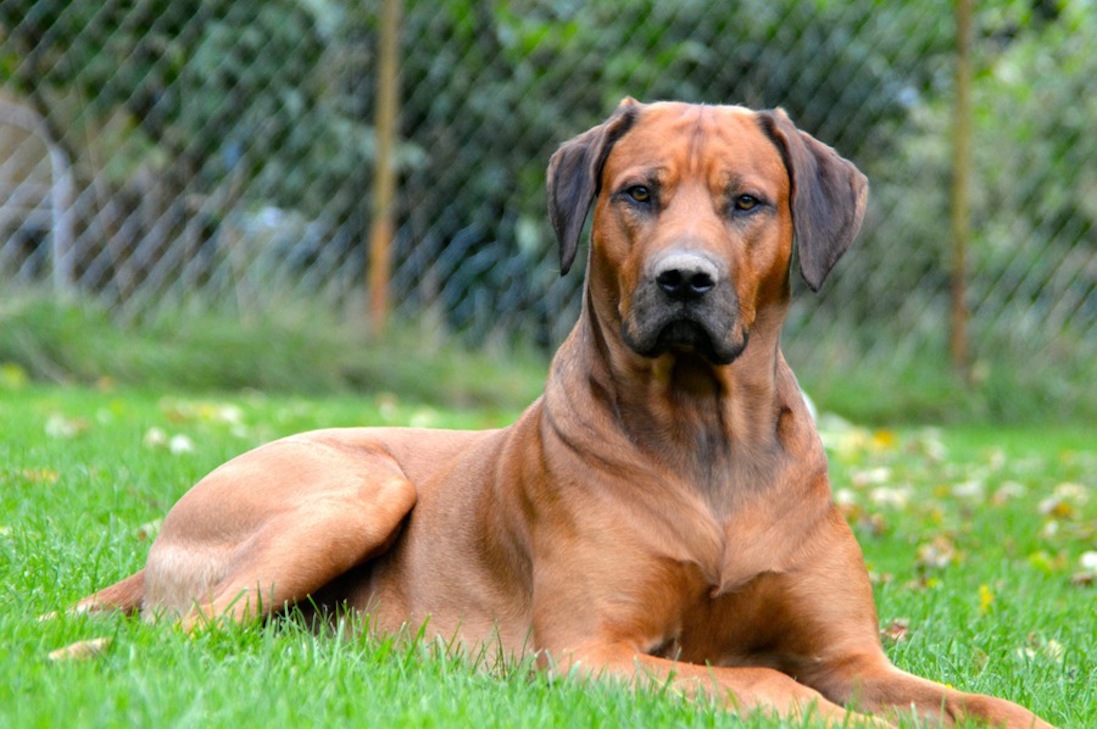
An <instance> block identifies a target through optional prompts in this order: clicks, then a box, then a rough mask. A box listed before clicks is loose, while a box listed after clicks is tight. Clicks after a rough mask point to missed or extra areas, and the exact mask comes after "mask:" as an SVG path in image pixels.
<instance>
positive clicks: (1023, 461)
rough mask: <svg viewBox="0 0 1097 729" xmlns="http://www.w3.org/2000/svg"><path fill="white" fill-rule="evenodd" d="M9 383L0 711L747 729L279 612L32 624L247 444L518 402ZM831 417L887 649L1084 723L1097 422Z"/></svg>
mask: <svg viewBox="0 0 1097 729" xmlns="http://www.w3.org/2000/svg"><path fill="white" fill-rule="evenodd" d="M9 379H10V381H9V388H8V389H7V390H4V389H2V386H0V422H2V423H3V434H2V436H0V574H2V575H3V578H2V583H0V584H2V587H3V590H2V591H0V640H2V641H3V645H4V651H3V657H0V725H2V726H19V727H47V726H48V727H52V726H58V725H66V726H81V727H83V726H94V727H100V726H102V727H110V726H151V725H156V726H177V727H185V726H191V725H195V726H203V727H205V726H230V725H239V724H242V725H256V724H259V723H264V724H270V725H275V726H284V725H294V724H302V725H315V726H320V725H331V724H336V725H338V724H365V725H368V726H381V727H384V726H393V727H397V726H398V727H404V726H422V727H433V726H438V727H442V726H477V727H482V726H490V727H496V726H505V727H509V726H553V727H555V726H569V727H571V726H684V727H695V726H697V727H700V726H704V727H711V726H742V725H743V724H742V723H740V722H739V721H738V720H736V719H734V718H732V717H730V716H729V715H727V714H726V713H724V712H723V711H721V710H719V709H717V708H715V707H712V706H707V705H702V706H697V705H693V704H690V703H688V702H686V701H684V700H682V699H679V698H677V697H675V696H674V695H672V694H668V693H667V692H665V691H663V690H660V688H659V687H651V688H650V689H648V690H642V691H634V690H630V689H627V688H624V687H618V686H613V685H609V684H595V685H590V686H584V685H580V684H579V683H577V682H573V681H557V682H552V681H550V680H548V679H547V678H545V677H544V676H541V675H538V674H533V675H531V674H530V671H529V666H527V665H523V664H519V665H497V664H496V663H495V662H494V661H493V660H490V657H489V658H483V657H476V656H462V655H452V654H451V653H448V652H447V651H445V650H443V649H442V648H441V647H440V646H438V645H436V644H433V643H428V644H412V646H411V647H408V646H406V645H404V644H401V643H398V642H393V641H384V640H379V639H375V638H364V637H345V638H343V639H339V638H335V637H332V636H328V635H321V636H315V635H312V634H310V633H308V632H306V631H304V630H303V629H301V628H300V627H299V626H297V625H296V624H295V623H293V622H288V623H281V624H276V625H267V626H263V627H252V628H246V629H227V630H220V631H210V632H206V633H202V634H200V635H198V636H196V637H187V636H184V635H181V634H180V633H178V632H177V631H175V630H173V629H172V628H170V627H167V626H163V625H148V624H144V623H142V622H140V621H135V620H129V619H125V618H122V617H120V616H106V617H99V618H88V617H69V616H61V617H59V618H58V619H56V620H53V621H48V622H39V621H38V620H37V619H36V616H37V615H39V614H42V613H46V612H49V611H53V610H57V609H59V608H63V607H64V606H66V605H68V604H70V603H72V602H73V601H74V600H76V599H77V598H79V597H81V596H83V595H85V594H87V593H89V592H91V591H92V590H94V589H95V588H97V587H101V586H103V585H105V584H107V583H109V582H111V581H114V580H116V579H118V578H120V577H122V576H124V575H126V574H129V573H130V572H132V571H134V570H136V569H137V568H138V567H139V566H140V565H141V563H142V562H143V560H144V557H145V555H146V554H147V551H148V547H149V541H150V538H151V537H152V536H153V535H154V533H155V530H156V527H157V520H158V519H159V518H161V517H162V516H163V514H164V513H165V511H166V510H167V509H168V508H169V507H170V505H171V504H172V503H173V502H174V501H175V500H176V499H177V498H178V497H179V496H180V495H181V494H182V493H183V492H184V491H185V490H186V489H187V488H188V487H189V486H190V485H191V484H192V483H193V482H194V481H195V480H197V479H198V478H199V477H200V476H201V475H203V474H204V473H206V472H208V471H209V470H210V469H212V468H213V467H214V466H216V465H217V464H219V463H221V462H223V461H224V460H226V459H227V458H229V457H231V456H232V455H234V454H236V453H239V452H241V451H242V450H245V449H247V448H249V447H252V446H254V445H257V444H259V443H261V442H263V441H267V440H270V439H272V438H275V437H278V436H281V435H284V434H288V433H292V432H297V431H300V430H305V429H308V428H314V427H321V426H323V427H327V426H337V425H359V424H364V423H372V424H382V423H388V424H412V423H414V424H416V425H428V426H438V427H473V428H481V427H492V426H497V425H502V424H505V423H507V422H509V421H510V420H512V419H513V417H514V416H515V414H516V410H514V409H510V408H506V407H475V408H472V407H466V408H459V409H458V408H449V407H437V406H427V405H423V404H422V401H419V400H414V399H412V400H408V399H404V398H400V397H396V396H394V395H374V396H368V397H363V396H351V395H346V394H343V395H338V396H332V395H329V396H321V397H309V398H304V397H285V396H267V395H263V394H260V393H259V392H258V391H250V392H245V393H242V394H232V395H215V396H201V395H173V396H161V395H158V394H153V393H152V391H151V390H145V391H141V390H132V389H113V388H112V387H111V386H110V385H109V384H104V386H102V387H100V388H88V387H52V386H40V385H34V384H28V383H25V382H23V381H22V380H19V378H15V377H12V378H9ZM16 380H18V382H16ZM823 431H824V435H825V439H826V443H827V445H828V451H829V453H830V457H831V463H832V480H833V485H834V489H835V492H836V494H837V496H838V498H839V500H840V501H841V503H842V504H843V508H844V510H845V511H846V515H847V517H848V519H849V520H850V522H851V523H852V524H853V526H854V529H855V531H856V532H857V534H858V537H859V539H860V540H861V543H862V546H863V548H864V551H865V556H866V560H867V562H868V564H869V568H870V570H871V572H872V574H873V576H874V580H875V584H876V594H877V602H878V607H879V617H880V624H881V628H882V629H883V630H884V631H885V633H886V634H887V635H888V636H890V637H889V638H887V640H886V641H885V645H886V647H887V650H888V652H889V654H890V655H891V656H892V657H893V659H894V660H895V661H896V662H897V663H898V664H899V665H900V666H902V667H904V668H906V669H908V670H911V671H913V672H915V673H919V674H922V675H927V676H930V677H933V678H936V679H938V680H942V681H945V682H947V683H950V684H952V685H954V686H957V687H960V688H963V689H965V690H972V691H979V692H985V693H992V694H997V695H1001V696H1006V697H1008V698H1011V699H1013V700H1015V701H1018V702H1020V703H1022V704H1025V705H1027V706H1030V707H1031V708H1033V709H1034V710H1036V711H1037V712H1038V713H1040V714H1041V715H1043V716H1044V717H1046V718H1047V719H1049V720H1050V721H1052V722H1053V723H1055V724H1057V725H1059V726H1063V727H1085V726H1097V680H1095V674H1094V668H1095V665H1097V631H1095V630H1094V587H1093V586H1092V574H1090V575H1089V576H1088V577H1087V576H1086V575H1085V574H1084V573H1085V568H1084V563H1083V555H1084V554H1086V553H1087V552H1090V551H1093V550H1094V549H1097V545H1095V541H1097V534H1095V524H1097V498H1095V497H1097V494H1095V493H1094V490H1095V487H1097V476H1095V474H1097V444H1095V443H1094V441H1093V438H1092V431H1091V430H1087V429H1085V428H1082V427H1077V428H1072V427H1070V426H1060V427H1040V428H1038V429H1035V428H1029V429H1025V428H1001V427H987V426H950V427H949V428H947V429H944V430H932V429H926V428H921V427H917V428H910V429H899V430H896V431H890V430H871V429H864V428H859V427H856V426H853V425H850V424H848V423H845V422H843V421H840V420H837V419H834V418H826V419H824V420H823ZM1085 564H1088V563H1085ZM1087 581H1089V584H1088V586H1087ZM101 636H106V637H110V638H112V640H113V642H112V644H111V646H110V648H109V649H108V650H107V652H106V653H105V654H104V655H102V656H100V657H98V658H96V659H93V660H87V661H70V662H62V663H54V662H51V661H49V660H48V658H47V655H48V653H49V652H50V651H51V650H53V649H55V648H57V647H59V646H63V645H66V644H68V643H70V642H72V641H76V640H82V639H87V638H93V637H101ZM477 666H479V669H477ZM746 725H747V726H760V727H761V726H772V725H773V723H772V722H767V721H765V720H763V719H757V720H754V721H752V722H749V723H747V724H746ZM793 725H795V724H793Z"/></svg>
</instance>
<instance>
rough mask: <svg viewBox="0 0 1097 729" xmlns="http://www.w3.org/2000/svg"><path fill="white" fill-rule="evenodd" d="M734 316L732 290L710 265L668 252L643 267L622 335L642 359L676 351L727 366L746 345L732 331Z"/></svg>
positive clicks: (691, 256) (706, 260)
mask: <svg viewBox="0 0 1097 729" xmlns="http://www.w3.org/2000/svg"><path fill="white" fill-rule="evenodd" d="M738 312H739V307H738V298H737V296H736V294H735V288H734V287H733V286H732V285H731V281H730V280H729V278H728V276H727V275H726V273H725V272H724V271H722V270H721V267H720V266H719V265H718V264H717V263H716V262H715V261H714V260H712V259H711V258H709V257H708V256H706V255H704V254H702V253H694V252H670V253H667V254H664V255H663V256H660V257H659V258H657V259H655V260H654V261H653V262H652V263H651V264H650V265H649V266H648V267H647V271H646V275H645V276H644V278H643V280H642V281H641V282H640V283H639V285H637V287H636V290H635V292H634V294H633V298H632V307H631V309H630V310H629V312H628V314H627V316H626V317H625V321H624V324H623V329H622V336H623V338H624V340H625V343H626V344H628V346H629V347H630V348H632V350H633V351H634V352H636V353H637V354H639V355H642V356H644V357H658V356H660V355H662V354H665V353H667V352H682V353H686V354H697V355H699V356H701V357H703V358H704V359H705V360H707V361H708V362H710V363H712V364H729V363H730V362H732V361H733V360H734V359H735V358H736V357H738V356H739V354H741V353H742V351H743V349H744V348H745V347H746V343H747V336H746V332H745V331H743V332H739V331H738V330H739V327H738V326H737V323H738V319H739V315H738Z"/></svg>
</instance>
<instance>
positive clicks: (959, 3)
mask: <svg viewBox="0 0 1097 729" xmlns="http://www.w3.org/2000/svg"><path fill="white" fill-rule="evenodd" d="M971 64H972V60H971V0H956V96H955V99H954V100H953V107H952V109H953V116H952V122H953V123H952V221H951V222H952V271H951V276H952V286H951V288H952V313H951V317H950V327H949V351H950V353H951V355H952V366H953V369H954V371H955V372H956V373H957V374H958V375H959V376H960V378H961V379H962V380H963V381H964V383H965V384H970V383H971V353H970V347H969V343H968V331H967V327H968V309H967V249H968V245H969V242H970V240H971V202H970V195H969V181H970V177H971V77H972V71H971Z"/></svg>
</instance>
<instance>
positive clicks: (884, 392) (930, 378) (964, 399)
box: [0, 287, 1097, 424]
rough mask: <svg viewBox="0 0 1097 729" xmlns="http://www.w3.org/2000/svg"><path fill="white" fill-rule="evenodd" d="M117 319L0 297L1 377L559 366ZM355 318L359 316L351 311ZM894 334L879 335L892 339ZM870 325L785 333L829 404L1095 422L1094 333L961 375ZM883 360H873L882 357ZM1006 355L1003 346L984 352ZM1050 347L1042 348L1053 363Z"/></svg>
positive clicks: (401, 385)
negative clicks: (894, 344) (897, 351)
mask: <svg viewBox="0 0 1097 729" xmlns="http://www.w3.org/2000/svg"><path fill="white" fill-rule="evenodd" d="M156 312H157V313H154V314H150V315H147V316H146V317H144V318H143V319H140V320H138V321H135V322H131V323H129V324H126V325H121V324H119V322H117V321H115V320H114V319H112V317H111V315H110V313H109V312H108V311H107V310H106V309H104V308H103V307H102V306H101V305H97V304H95V303H93V302H92V301H90V300H82V299H77V298H71V299H58V298H57V297H56V296H55V295H53V294H52V293H51V292H49V291H40V290H33V289H25V290H20V289H14V290H11V288H10V287H9V288H8V289H5V296H4V297H3V300H0V384H2V381H3V380H4V379H8V380H12V379H23V380H30V381H33V382H52V383H61V384H83V385H93V386H94V385H96V384H98V383H100V382H101V381H106V382H110V383H117V384H120V385H125V386H128V387H131V388H144V389H148V390H152V391H179V390H184V391H186V390H189V391H201V392H210V391H222V392H236V391H239V390H241V389H246V388H254V389H259V390H262V391H264V392H271V393H274V392H290V393H295V394H302V393H304V394H310V395H332V394H346V393H357V394H362V393H367V394H370V393H378V392H393V393H397V394H399V395H401V396H403V397H410V398H413V399H416V400H420V401H422V402H431V403H435V404H439V405H447V406H454V407H470V406H472V407H491V408H496V409H500V408H506V409H511V410H513V409H517V408H521V407H523V406H524V405H525V404H526V403H528V402H530V401H531V400H532V399H533V398H534V397H535V396H536V395H537V393H538V392H540V390H541V386H542V383H543V382H544V377H545V372H546V371H547V369H548V361H547V358H546V356H545V354H544V353H543V352H539V351H537V350H536V349H535V348H534V347H532V346H525V345H517V346H515V345H513V344H512V343H509V342H508V343H503V342H501V341H494V342H493V344H492V345H491V346H488V347H485V348H481V349H480V350H471V349H469V348H468V347H467V346H462V344H461V342H460V338H459V337H455V336H453V335H451V334H446V333H444V332H442V331H440V330H439V329H438V328H432V327H431V326H429V325H423V324H421V323H409V322H396V323H394V324H393V325H392V326H391V327H390V331H389V332H388V333H387V334H386V335H385V336H384V337H383V338H371V337H369V336H367V335H366V333H365V332H364V331H363V330H362V328H361V327H358V326H355V325H353V324H352V323H350V322H349V321H348V320H347V319H346V318H341V317H339V316H337V315H335V314H334V313H333V312H332V311H331V310H329V309H327V308H325V307H323V306H322V305H319V304H317V303H315V302H312V303H310V302H307V301H303V300H297V299H293V300H291V299H287V300H284V301H282V303H281V305H279V306H276V307H274V308H272V309H269V310H264V311H256V312H251V313H248V314H246V315H243V314H241V313H240V312H238V311H230V310H225V309H216V308H213V309H211V308H208V307H207V308H202V307H200V306H197V305H183V306H180V307H178V308H177V309H174V310H170V309H169V308H168V307H161V308H159V309H157V310H156ZM350 318H352V319H356V318H360V317H350ZM897 335H898V333H897V332H895V331H892V332H886V333H880V337H879V338H880V339H881V340H882V341H893V340H894V338H895V337H896V336H897ZM873 340H874V337H872V336H871V332H868V333H866V332H860V331H858V332H850V331H847V330H846V328H845V326H844V325H839V324H837V323H835V324H833V325H832V326H831V328H830V329H829V330H828V331H827V333H826V337H825V338H824V339H823V340H822V341H819V339H818V337H817V334H816V333H813V332H808V331H805V332H800V333H799V334H796V335H791V334H790V335H789V336H787V337H786V341H785V343H784V349H785V353H786V354H787V355H788V359H789V362H791V363H792V365H793V368H794V369H795V370H796V373H797V376H798V377H799V379H800V382H801V383H802V384H803V386H804V389H805V390H806V391H807V392H809V393H811V395H812V397H813V398H814V399H815V401H816V402H817V403H818V404H819V406H820V407H821V408H823V409H825V410H828V411H831V412H839V413H842V414H844V415H846V416H847V417H851V418H853V419H855V420H857V421H858V422H865V423H894V422H902V423H914V422H933V423H941V422H947V423H965V422H966V423H974V422H982V421H988V420H991V421H994V422H1005V423H1033V422H1037V423H1060V422H1064V421H1069V422H1072V423H1082V424H1085V423H1092V422H1094V421H1095V420H1097V388H1094V387H1092V386H1091V383H1092V382H1093V379H1094V377H1095V376H1097V370H1095V369H1094V367H1093V361H1094V358H1093V357H1090V356H1087V354H1086V352H1088V351H1090V350H1092V349H1093V338H1092V336H1089V335H1085V334H1083V335H1079V337H1078V341H1077V342H1074V343H1073V345H1072V346H1065V345H1064V346H1063V347H1060V348H1058V349H1055V350H1054V351H1057V352H1059V354H1058V355H1049V354H1046V353H1043V352H1041V356H1039V357H1034V354H1033V353H1031V352H1018V351H1016V348H1013V349H1010V348H1009V347H1006V346H1005V345H1002V344H1001V343H998V344H997V345H996V344H995V343H993V342H987V343H985V344H984V345H983V346H982V347H980V355H981V356H982V357H984V358H985V359H982V360H980V361H979V362H977V363H976V365H977V366H976V368H975V369H976V370H977V373H976V374H977V375H978V376H977V377H976V381H975V382H974V383H973V384H970V385H964V384H962V383H961V382H960V381H959V380H958V379H957V378H956V377H955V376H954V375H953V373H952V372H951V370H950V367H949V365H948V361H949V357H948V353H947V351H945V349H944V343H943V342H937V343H936V344H927V345H926V346H923V347H919V348H918V349H917V350H915V351H911V352H907V353H905V354H902V355H896V356H892V355H894V353H893V352H891V351H890V349H889V348H887V347H883V346H881V345H880V344H879V343H876V344H874V345H873V344H872V342H873ZM874 350H875V354H865V352H866V351H869V352H871V351H874ZM993 353H998V356H995V357H990V358H987V356H988V355H990V354H993ZM1041 357H1043V358H1041Z"/></svg>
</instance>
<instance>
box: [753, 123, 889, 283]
mask: <svg viewBox="0 0 1097 729" xmlns="http://www.w3.org/2000/svg"><path fill="white" fill-rule="evenodd" d="M759 118H760V120H761V122H762V128H763V129H764V130H765V132H766V133H767V134H768V135H769V137H770V138H771V139H772V140H773V142H774V143H775V144H776V145H777V148H778V149H779V150H780V151H781V155H782V156H783V157H784V160H785V167H787V168H788V176H789V184H790V185H791V193H792V223H793V235H794V236H795V243H796V253H797V255H798V256H799V258H800V275H802V276H803V277H804V281H806V282H807V285H808V286H810V287H811V290H812V291H818V290H819V289H820V287H822V285H823V281H825V280H826V278H827V274H829V273H830V269H831V268H833V267H834V264H835V263H837V262H838V259H839V258H841V257H842V254H843V253H845V252H846V249H847V248H849V246H850V244H851V243H852V242H853V239H854V238H855V237H856V236H857V231H858V230H860V228H861V221H862V219H863V218H864V216H865V204H866V203H867V201H868V178H866V177H865V176H864V175H863V174H861V171H860V170H858V169H857V168H856V167H854V166H853V163H852V162H850V161H849V160H846V159H843V158H842V157H840V156H839V155H838V153H837V152H835V151H834V150H833V149H831V148H830V147H828V146H827V145H825V144H823V143H822V142H820V141H819V140H817V139H815V138H814V137H812V136H811V135H810V134H808V133H806V132H802V131H800V130H799V129H797V128H796V127H795V126H794V125H793V123H792V121H791V120H790V119H789V118H788V115H787V114H785V112H784V110H783V109H774V110H772V111H765V112H761V113H760V115H759Z"/></svg>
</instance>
